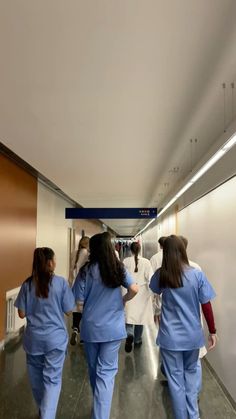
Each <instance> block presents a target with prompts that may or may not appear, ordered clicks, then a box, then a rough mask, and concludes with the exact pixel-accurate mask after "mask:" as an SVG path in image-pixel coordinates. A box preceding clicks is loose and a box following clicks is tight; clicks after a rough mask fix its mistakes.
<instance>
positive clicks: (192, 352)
mask: <svg viewBox="0 0 236 419" xmlns="http://www.w3.org/2000/svg"><path fill="white" fill-rule="evenodd" d="M150 288H151V290H152V291H153V292H154V293H156V294H159V295H160V294H161V295H162V312H161V319H160V327H159V333H158V337H157V344H158V345H159V346H160V353H161V356H162V362H163V366H164V370H165V374H166V376H167V379H168V386H169V390H170V395H171V399H172V405H173V410H174V416H175V419H199V409H198V402H197V397H198V391H197V364H198V356H199V349H200V348H201V347H202V346H204V342H205V339H204V333H203V330H202V326H201V316H200V305H199V303H200V304H201V305H202V308H203V313H204V315H205V318H206V321H207V324H208V328H209V332H210V334H209V348H208V349H212V348H213V347H214V346H215V345H216V330H215V325H214V317H213V312H212V308H211V303H210V300H211V299H212V298H214V297H215V292H214V290H213V288H212V286H211V285H210V283H209V282H208V280H207V278H206V276H205V274H204V273H203V272H202V271H200V270H198V269H195V268H192V267H190V266H189V262H188V258H187V254H186V249H185V246H184V244H183V241H182V240H181V239H180V238H179V237H177V236H170V237H167V238H166V240H165V242H164V246H163V261H162V267H161V268H160V269H159V270H157V271H156V272H155V274H154V275H153V277H152V279H151V283H150Z"/></svg>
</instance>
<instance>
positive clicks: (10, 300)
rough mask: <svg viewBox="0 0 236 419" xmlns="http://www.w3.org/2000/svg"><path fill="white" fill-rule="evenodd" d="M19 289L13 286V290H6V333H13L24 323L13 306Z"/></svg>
mask: <svg viewBox="0 0 236 419" xmlns="http://www.w3.org/2000/svg"><path fill="white" fill-rule="evenodd" d="M19 291H20V288H14V289H13V290H10V291H7V293H6V303H7V313H6V316H7V319H6V333H15V332H18V331H19V330H20V328H21V327H22V326H24V324H25V320H24V319H20V318H19V316H18V312H17V309H16V308H15V306H14V303H15V300H16V297H17V295H18V293H19Z"/></svg>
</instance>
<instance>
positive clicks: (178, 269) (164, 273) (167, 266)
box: [160, 235, 189, 288]
mask: <svg viewBox="0 0 236 419" xmlns="http://www.w3.org/2000/svg"><path fill="white" fill-rule="evenodd" d="M185 265H189V262H188V256H187V253H186V249H185V246H184V243H183V241H182V240H181V239H180V238H179V237H177V236H174V235H171V236H169V237H167V238H166V239H165V241H164V244H163V259H162V266H161V269H160V287H161V288H180V287H182V286H183V280H182V274H183V270H184V266H185Z"/></svg>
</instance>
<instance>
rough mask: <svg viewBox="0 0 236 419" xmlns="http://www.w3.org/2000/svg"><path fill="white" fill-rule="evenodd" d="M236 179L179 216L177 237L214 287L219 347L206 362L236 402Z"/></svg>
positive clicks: (195, 203)
mask: <svg viewBox="0 0 236 419" xmlns="http://www.w3.org/2000/svg"><path fill="white" fill-rule="evenodd" d="M235 197H236V177H234V178H233V179H231V180H229V181H228V182H226V183H225V184H223V185H221V186H220V187H218V188H217V189H215V190H214V191H212V192H211V193H209V194H207V195H206V196H204V197H203V198H201V199H199V200H198V201H196V202H194V203H193V204H191V205H189V206H188V207H187V208H185V209H184V210H182V211H181V212H180V213H179V215H178V227H179V234H182V235H184V236H186V237H187V238H188V239H189V248H188V254H189V257H190V259H192V260H194V261H196V262H197V263H199V264H200V266H201V267H202V269H203V270H204V271H205V272H206V274H207V276H208V278H209V280H210V282H211V283H212V285H213V286H214V289H215V291H216V293H217V298H216V299H215V300H214V302H213V308H214V311H215V316H216V327H217V331H218V335H219V342H218V346H217V348H216V350H215V351H212V352H211V353H209V355H208V359H209V361H210V363H211V365H212V366H213V368H214V369H215V371H216V373H217V374H218V376H219V377H220V379H221V380H222V382H223V383H224V385H225V387H226V388H227V390H228V391H229V393H230V394H231V396H232V397H233V399H234V400H236V380H235V366H236V333H235V331H236V262H235V255H236V241H235V238H236V198H235Z"/></svg>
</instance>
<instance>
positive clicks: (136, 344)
mask: <svg viewBox="0 0 236 419" xmlns="http://www.w3.org/2000/svg"><path fill="white" fill-rule="evenodd" d="M142 344H143V342H142V341H140V342H134V347H135V348H140V347H141V346H142Z"/></svg>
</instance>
